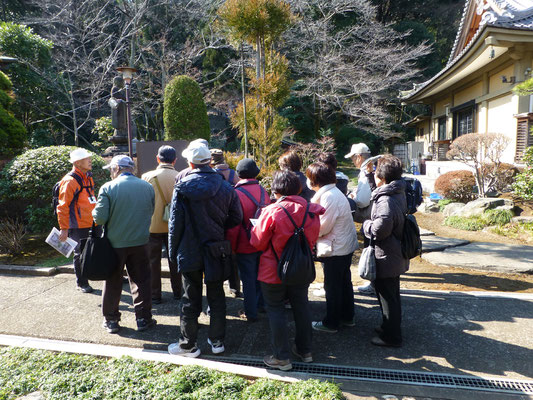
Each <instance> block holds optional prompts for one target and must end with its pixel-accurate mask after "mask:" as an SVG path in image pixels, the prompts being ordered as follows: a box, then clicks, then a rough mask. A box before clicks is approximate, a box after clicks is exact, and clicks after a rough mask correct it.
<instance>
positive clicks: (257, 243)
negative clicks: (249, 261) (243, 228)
mask: <svg viewBox="0 0 533 400" xmlns="http://www.w3.org/2000/svg"><path fill="white" fill-rule="evenodd" d="M278 204H280V205H282V206H283V207H285V208H286V209H287V211H288V212H289V213H290V214H291V216H292V219H293V220H294V222H295V223H296V224H297V225H298V226H300V225H301V224H302V221H303V219H304V214H305V209H306V207H307V201H306V200H305V199H303V198H302V197H300V196H288V197H282V198H280V199H279V200H278V201H277V202H276V203H274V204H271V205H269V206H268V207H265V208H264V210H263V212H262V213H261V217H259V221H258V223H257V225H256V226H254V228H253V229H252V237H251V239H250V243H251V244H252V246H254V247H255V248H256V249H257V250H259V251H263V254H261V258H260V260H259V273H258V276H257V279H258V280H259V281H261V282H265V283H277V284H280V283H281V280H280V279H279V277H278V260H277V258H276V256H275V255H274V253H273V252H272V246H273V247H274V250H275V251H276V255H277V256H278V258H279V257H280V256H281V253H282V252H283V248H284V247H285V244H287V240H289V237H290V236H291V235H292V234H293V233H294V225H293V224H292V222H291V221H290V219H289V217H288V216H287V214H285V211H283V210H282V209H281V208H280V207H278ZM324 211H325V210H324V208H323V207H322V206H320V205H318V204H312V203H310V204H309V214H308V215H307V220H306V221H305V226H304V232H305V237H306V238H307V240H308V242H309V245H310V246H311V248H314V246H315V243H316V240H317V238H318V233H319V231H320V219H319V216H320V215H322V214H323V213H324ZM271 242H272V246H271V245H270V243H271Z"/></svg>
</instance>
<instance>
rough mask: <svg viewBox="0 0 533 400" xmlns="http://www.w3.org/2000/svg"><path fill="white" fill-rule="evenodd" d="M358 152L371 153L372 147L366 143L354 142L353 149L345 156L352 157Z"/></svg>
mask: <svg viewBox="0 0 533 400" xmlns="http://www.w3.org/2000/svg"><path fill="white" fill-rule="evenodd" d="M356 154H370V149H369V148H368V146H367V145H366V144H364V143H356V144H352V149H351V150H350V152H349V153H348V154H346V155H345V156H344V158H352V157H353V156H355V155H356Z"/></svg>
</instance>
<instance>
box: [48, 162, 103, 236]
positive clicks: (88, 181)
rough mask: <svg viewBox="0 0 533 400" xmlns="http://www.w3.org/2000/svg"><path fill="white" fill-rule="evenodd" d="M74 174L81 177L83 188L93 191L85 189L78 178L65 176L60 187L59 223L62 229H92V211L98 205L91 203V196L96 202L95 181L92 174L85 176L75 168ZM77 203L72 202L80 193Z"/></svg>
mask: <svg viewBox="0 0 533 400" xmlns="http://www.w3.org/2000/svg"><path fill="white" fill-rule="evenodd" d="M72 172H74V173H75V174H77V175H78V176H80V177H81V179H82V182H83V186H90V187H91V189H85V188H84V189H83V190H82V188H81V187H80V185H79V184H78V181H77V180H76V178H74V177H72V176H70V175H65V176H64V177H63V179H61V184H60V186H59V202H58V204H57V221H58V223H59V228H60V229H76V228H90V227H91V226H92V224H93V216H92V214H91V213H92V211H93V209H94V206H95V205H96V204H94V203H93V204H91V203H90V202H89V194H90V195H91V196H92V197H93V199H95V200H96V197H95V195H94V181H93V178H92V177H91V175H90V173H87V174H84V173H83V172H81V171H80V170H79V169H77V168H76V167H74V168H73V169H72ZM80 191H81V193H80V194H79V196H78V199H77V201H74V202H73V201H72V200H73V198H74V195H75V194H76V193H78V192H80Z"/></svg>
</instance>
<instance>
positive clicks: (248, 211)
mask: <svg viewBox="0 0 533 400" xmlns="http://www.w3.org/2000/svg"><path fill="white" fill-rule="evenodd" d="M239 187H241V188H242V189H244V190H247V191H248V192H249V193H250V194H251V195H252V196H253V197H254V198H255V199H256V200H257V202H258V203H260V202H261V185H259V182H257V180H255V179H242V180H240V181H239V182H238V183H237V184H236V185H235V191H236V192H237V195H238V196H239V201H240V202H241V207H242V213H243V218H242V223H241V224H239V225H237V226H236V227H234V228H231V229H230V230H228V232H227V234H226V239H228V240H229V241H231V248H232V250H233V252H234V253H239V254H251V253H255V252H257V249H256V248H255V247H254V246H252V245H251V244H250V238H249V237H248V235H249V233H247V232H246V227H249V226H250V218H254V215H255V212H256V210H257V207H256V206H255V204H254V203H253V202H252V200H250V199H249V198H248V196H246V195H245V194H244V193H243V192H242V191H241V190H239V189H238V188H239ZM263 190H264V192H265V198H264V203H265V204H267V205H268V204H270V198H269V196H268V193H267V192H266V190H265V189H264V188H263Z"/></svg>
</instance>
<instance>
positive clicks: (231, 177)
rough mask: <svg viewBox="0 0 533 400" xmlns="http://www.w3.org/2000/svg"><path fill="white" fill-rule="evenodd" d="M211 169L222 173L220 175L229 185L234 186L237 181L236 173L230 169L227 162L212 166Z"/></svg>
mask: <svg viewBox="0 0 533 400" xmlns="http://www.w3.org/2000/svg"><path fill="white" fill-rule="evenodd" d="M213 169H214V170H215V171H216V172H218V173H219V174H221V175H222V177H223V178H224V179H225V180H226V181H227V182H228V183H229V184H230V185H231V186H235V185H236V184H237V182H239V177H238V176H237V173H236V172H235V171H234V170H232V169H231V168H230V167H229V165H228V164H217V165H215V166H213Z"/></svg>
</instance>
